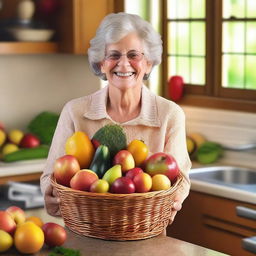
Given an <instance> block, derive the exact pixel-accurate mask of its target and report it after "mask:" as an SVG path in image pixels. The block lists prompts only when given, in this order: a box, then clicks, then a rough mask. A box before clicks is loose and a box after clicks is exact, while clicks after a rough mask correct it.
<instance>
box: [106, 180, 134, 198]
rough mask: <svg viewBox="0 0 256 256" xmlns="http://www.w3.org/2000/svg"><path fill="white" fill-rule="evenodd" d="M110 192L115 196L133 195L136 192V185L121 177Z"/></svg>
mask: <svg viewBox="0 0 256 256" xmlns="http://www.w3.org/2000/svg"><path fill="white" fill-rule="evenodd" d="M110 191H111V192H112V193H115V194H131V193H134V192H135V185H134V183H133V181H132V180H131V179H130V178H128V177H120V178H117V179H116V180H115V181H114V182H113V184H112V185H111V188H110Z"/></svg>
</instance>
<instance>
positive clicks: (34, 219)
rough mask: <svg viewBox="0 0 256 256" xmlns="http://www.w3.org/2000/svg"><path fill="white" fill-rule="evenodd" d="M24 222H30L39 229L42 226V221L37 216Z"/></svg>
mask: <svg viewBox="0 0 256 256" xmlns="http://www.w3.org/2000/svg"><path fill="white" fill-rule="evenodd" d="M26 221H32V222H33V223H35V224H36V225H37V226H38V227H40V228H41V227H42V226H43V225H44V223H43V221H42V220H41V219H40V218H39V217H37V216H30V217H28V218H27V219H26Z"/></svg>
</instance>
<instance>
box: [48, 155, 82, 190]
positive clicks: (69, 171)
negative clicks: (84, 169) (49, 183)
mask: <svg viewBox="0 0 256 256" xmlns="http://www.w3.org/2000/svg"><path fill="white" fill-rule="evenodd" d="M79 170H80V165H79V163H78V160H77V159H76V158H75V157H74V156H71V155H64V156H62V157H60V158H58V159H57V160H56V161H55V163H54V166H53V173H54V177H55V179H56V181H57V183H59V184H61V185H64V186H67V187H69V186H70V180H71V178H72V177H73V176H74V175H75V174H76V173H77V172H78V171H79Z"/></svg>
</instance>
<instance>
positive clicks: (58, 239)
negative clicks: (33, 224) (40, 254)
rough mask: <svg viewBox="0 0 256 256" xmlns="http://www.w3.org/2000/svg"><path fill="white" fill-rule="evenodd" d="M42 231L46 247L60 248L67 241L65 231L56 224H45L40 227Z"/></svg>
mask: <svg viewBox="0 0 256 256" xmlns="http://www.w3.org/2000/svg"><path fill="white" fill-rule="evenodd" d="M42 230H43V232H44V237H45V243H46V244H47V245H48V246H51V247H53V246H61V245H62V244H64V242H65V241H66V239H67V233H66V230H65V229H64V228H63V227H62V226H61V225H59V224H57V223H53V222H47V223H45V224H44V225H43V226H42Z"/></svg>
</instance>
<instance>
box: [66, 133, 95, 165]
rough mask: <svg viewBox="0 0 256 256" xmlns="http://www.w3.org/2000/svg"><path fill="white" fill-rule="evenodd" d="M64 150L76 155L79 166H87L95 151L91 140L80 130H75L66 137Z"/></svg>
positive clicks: (68, 153)
mask: <svg viewBox="0 0 256 256" xmlns="http://www.w3.org/2000/svg"><path fill="white" fill-rule="evenodd" d="M65 151H66V154H67V155H72V156H74V157H76V159H77V160H78V162H79V164H80V167H81V168H88V167H89V166H90V164H91V162H92V159H93V156H94V153H95V149H94V146H93V144H92V142H91V140H90V139H89V137H88V136H87V134H86V133H84V132H82V131H77V132H75V133H74V134H73V135H72V136H70V137H69V138H68V139H67V141H66V144H65Z"/></svg>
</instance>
